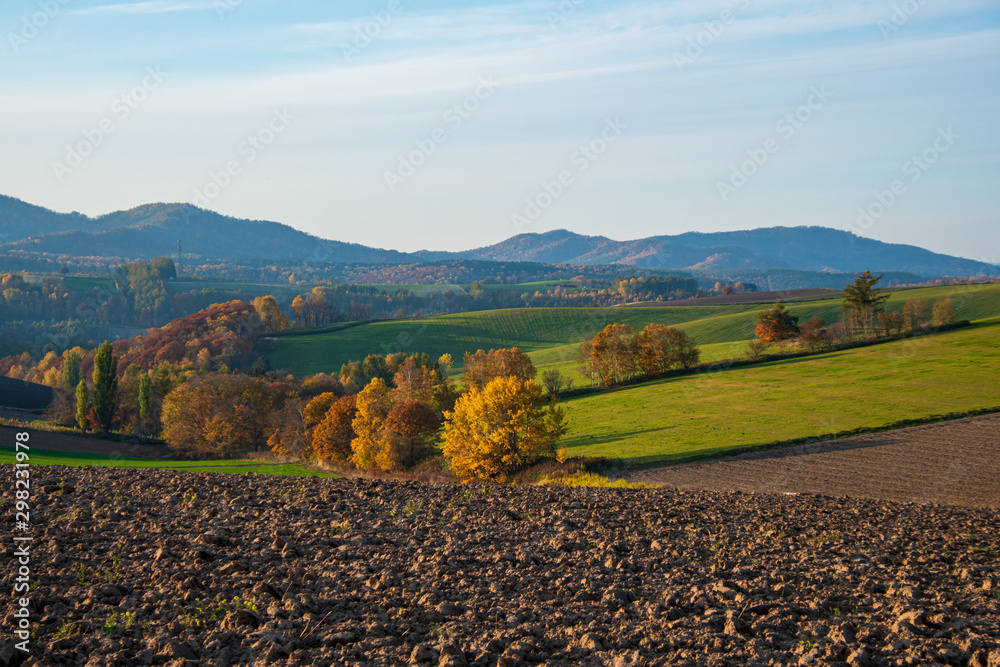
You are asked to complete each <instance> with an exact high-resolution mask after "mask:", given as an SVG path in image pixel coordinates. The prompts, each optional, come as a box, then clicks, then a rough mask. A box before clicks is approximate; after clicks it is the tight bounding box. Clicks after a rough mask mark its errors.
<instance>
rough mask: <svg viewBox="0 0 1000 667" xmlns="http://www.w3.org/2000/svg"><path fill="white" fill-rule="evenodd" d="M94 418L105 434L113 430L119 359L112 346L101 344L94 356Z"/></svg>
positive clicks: (106, 342)
mask: <svg viewBox="0 0 1000 667" xmlns="http://www.w3.org/2000/svg"><path fill="white" fill-rule="evenodd" d="M93 381H94V417H95V418H96V419H97V423H98V424H100V426H101V430H103V431H104V432H105V433H107V432H108V431H110V430H111V421H112V420H113V419H114V416H115V397H116V394H117V393H118V359H116V358H115V356H114V353H113V350H112V348H111V344H110V343H108V341H104V342H103V343H101V346H100V347H98V348H97V354H95V355H94V375H93Z"/></svg>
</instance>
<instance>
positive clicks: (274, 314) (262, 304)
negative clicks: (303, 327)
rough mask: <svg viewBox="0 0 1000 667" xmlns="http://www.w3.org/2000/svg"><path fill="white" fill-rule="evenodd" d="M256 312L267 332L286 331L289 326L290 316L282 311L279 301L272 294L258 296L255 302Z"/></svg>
mask: <svg viewBox="0 0 1000 667" xmlns="http://www.w3.org/2000/svg"><path fill="white" fill-rule="evenodd" d="M253 307H254V310H256V311H257V314H258V315H260V321H261V323H262V324H263V326H264V329H265V330H267V331H284V330H285V329H287V328H288V326H289V321H288V315H285V313H284V312H283V311H282V310H281V306H280V305H278V300H277V299H275V298H274V297H273V296H271V295H270V294H269V295H267V296H258V297H257V298H255V299H254V300H253Z"/></svg>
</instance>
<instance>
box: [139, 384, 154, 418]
mask: <svg viewBox="0 0 1000 667" xmlns="http://www.w3.org/2000/svg"><path fill="white" fill-rule="evenodd" d="M152 392H153V381H152V380H150V379H149V375H148V374H147V373H143V374H142V375H140V376H139V419H141V420H142V421H146V420H147V419H149V399H150V396H151V395H152Z"/></svg>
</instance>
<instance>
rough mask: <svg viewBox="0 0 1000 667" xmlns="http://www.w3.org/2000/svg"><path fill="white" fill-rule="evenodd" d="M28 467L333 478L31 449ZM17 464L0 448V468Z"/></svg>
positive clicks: (291, 467) (249, 465)
mask: <svg viewBox="0 0 1000 667" xmlns="http://www.w3.org/2000/svg"><path fill="white" fill-rule="evenodd" d="M29 454H30V464H31V465H33V466H36V465H39V466H47V465H61V466H111V467H115V468H160V469H164V470H176V471H177V472H224V473H231V474H243V473H247V472H252V473H257V474H260V475H279V476H292V477H334V475H330V474H328V473H324V472H320V471H317V470H313V469H311V468H307V467H306V466H304V465H300V464H298V463H268V462H261V461H252V460H247V461H151V460H149V459H142V458H131V457H122V456H99V455H95V454H79V453H76V452H59V451H47V450H44V449H34V448H33V449H31V450H30V452H29ZM13 463H16V459H15V456H14V448H13V447H0V465H10V464H13Z"/></svg>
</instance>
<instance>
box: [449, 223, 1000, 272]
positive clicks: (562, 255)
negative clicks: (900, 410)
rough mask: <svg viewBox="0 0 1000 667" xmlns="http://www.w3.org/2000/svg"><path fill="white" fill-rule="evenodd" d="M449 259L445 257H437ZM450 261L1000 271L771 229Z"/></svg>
mask: <svg viewBox="0 0 1000 667" xmlns="http://www.w3.org/2000/svg"><path fill="white" fill-rule="evenodd" d="M429 255H430V256H433V257H435V258H443V256H444V254H443V253H429ZM450 256H453V257H462V258H472V259H491V260H513V259H521V260H531V261H538V262H548V263H554V264H558V263H562V264H583V265H588V264H614V263H618V264H631V265H634V266H642V267H646V268H657V269H689V270H718V269H746V268H751V267H758V268H764V267H766V268H770V269H781V268H788V269H800V270H806V271H825V272H859V271H865V270H866V269H871V268H872V267H877V269H876V270H877V271H904V272H909V273H915V274H918V275H922V276H932V275H933V276H937V275H942V276H960V275H973V274H976V273H982V272H983V271H992V270H995V268H996V267H992V266H989V265H986V266H984V265H983V263H982V262H975V261H972V260H968V259H962V258H960V257H951V256H949V255H942V254H939V253H934V252H931V251H930V250H925V249H923V248H918V247H916V246H910V245H903V244H898V243H884V242H882V241H876V240H874V239H867V238H863V237H860V236H855V235H854V234H851V233H849V232H844V231H840V230H836V229H830V228H827V227H769V228H763V229H753V230H747V231H737V232H714V233H700V232H688V233H685V234H678V235H676V236H652V237H649V238H645V239H637V240H633V241H614V240H612V239H609V238H607V237H604V236H582V235H580V234H574V233H573V232H569V231H566V230H564V229H560V230H556V231H551V232H546V233H543V234H519V235H517V236H514V237H512V238H509V239H507V240H506V241H503V242H501V243H498V244H496V245H492V246H487V247H484V248H477V249H475V250H469V251H466V252H461V253H453V254H451V255H450Z"/></svg>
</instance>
